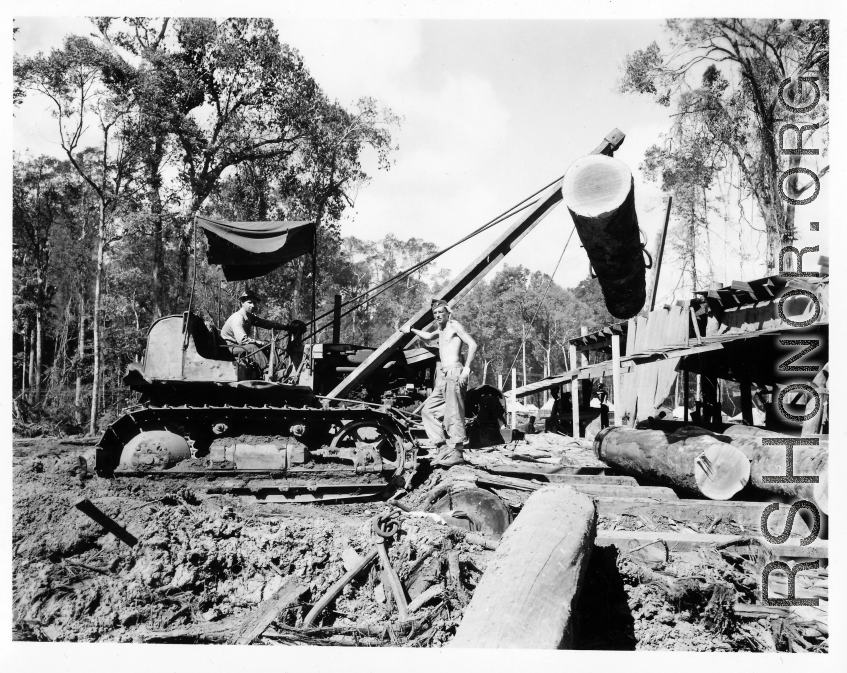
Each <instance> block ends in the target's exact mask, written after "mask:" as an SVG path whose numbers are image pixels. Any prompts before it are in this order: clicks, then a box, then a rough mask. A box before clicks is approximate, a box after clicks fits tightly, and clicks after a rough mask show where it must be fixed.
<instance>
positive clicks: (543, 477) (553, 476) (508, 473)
mask: <svg viewBox="0 0 847 673" xmlns="http://www.w3.org/2000/svg"><path fill="white" fill-rule="evenodd" d="M486 469H487V470H488V471H489V472H490V473H491V474H495V475H497V476H499V477H503V478H510V479H518V480H519V481H518V482H516V483H520V480H524V481H526V480H528V479H531V480H532V482H541V483H545V484H570V485H574V484H582V485H587V484H594V485H596V486H638V482H637V481H636V480H635V479H634V478H633V477H626V476H615V477H609V476H606V475H605V474H557V473H549V472H536V471H533V470H531V469H526V470H522V469H520V468H512V467H505V466H500V467H491V468H486ZM532 482H530V483H532ZM651 502H652V501H651Z"/></svg>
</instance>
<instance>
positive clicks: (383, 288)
mask: <svg viewBox="0 0 847 673" xmlns="http://www.w3.org/2000/svg"><path fill="white" fill-rule="evenodd" d="M562 177H563V176H559V177H558V178H556V179H555V180H553V181H552V182H550V183H548V184H546V185H544V186H543V187H542V188H541V189H539V190H537V191H535V192H533V193H532V194H530V195H529V196H527V197H526V198H525V199H523V200H521V201H518V203H516V204H515V205H514V206H512V207H511V208H508V209H507V210H504V211H503V212H502V213H500V214H499V215H497V216H496V217H495V218H493V219H491V220H489V221H488V222H486V223H485V224H483V225H482V226H480V227H479V228H477V229H476V230H475V231H472V232H471V233H470V234H468V235H467V236H465V237H463V238H461V239H459V240H458V241H456V242H455V243H453V244H451V245H449V246H447V247H446V248H444V249H442V250H439V251H438V252H436V253H433V254H432V255H430V256H429V257H426V258H425V259H423V260H421V261H420V262H417V263H416V264H413V265H412V266H410V267H409V268H408V269H405V270H404V271H401V272H400V273H398V274H396V275H394V276H392V277H391V278H388V279H387V280H384V281H383V282H382V283H379V284H378V285H374V286H373V287H370V288H368V289H367V290H365V291H364V292H362V293H361V294H358V295H355V296H353V297H351V298H350V299H348V300H346V301H345V302H343V303H342V304H341V307H342V308H343V307H345V306H350V305H351V304H353V306H350V308H348V309H347V310H346V311H344V312H343V313H342V314H341V317H342V318H343V317H345V316H348V315H350V314H351V313H353V312H354V311H356V310H357V309H359V308H361V307H362V306H364V305H365V304H366V303H367V302H369V301H372V300H374V299H376V298H377V297H378V296H380V295H381V294H383V293H384V292H387V291H388V290H390V289H391V288H392V287H394V285H396V284H397V283H399V282H400V281H402V280H404V279H406V278H407V277H409V276H411V275H412V274H413V273H415V272H416V271H418V270H419V269H421V268H423V267H424V266H426V265H427V264H429V263H430V262H432V261H434V260H436V259H437V258H439V257H440V256H441V255H443V254H445V253H447V252H449V251H450V250H452V249H453V248H455V247H456V246H458V245H461V244H462V243H464V242H465V241H468V240H469V239H471V238H473V237H474V236H476V235H478V234H481V233H483V232H484V231H487V230H488V229H490V228H491V227H493V226H495V225H497V224H500V223H501V222H503V221H504V220H506V219H508V218H509V217H511V216H512V215H516V214H517V213H519V212H521V211H522V210H526V209H527V208H529V207H530V206H532V205H534V204H535V203H536V201H531V199H532V198H534V197H536V196H538V195H539V194H540V193H541V192H543V191H544V190H545V189H548V188H549V187H552V186H553V185H554V184H555V183H556V182H558V181H559V180H561V179H562ZM571 234H573V231H572V232H571ZM568 241H570V238H568ZM565 247H567V245H566V246H565ZM563 254H564V251H563ZM559 261H561V259H560V260H559ZM556 266H557V268H558V264H557V265H556ZM554 273H555V271H554ZM377 290H378V291H377ZM334 312H335V309H334V308H333V309H330V310H329V311H325V312H324V313H321V314H320V315H319V316H316V317H315V319H314V322H317V321H318V320H322V319H323V318H326V317H328V316H330V315H332V314H333V313H334ZM332 323H333V321H329V322H327V323H325V324H323V325H321V326H320V327H317V328H315V329H314V331H312V332H311V333H309V334H306V335H304V336H303V337H301V339H302V340H303V341H306V340H307V339H310V338H312V337H313V336H315V335H316V334H318V333H319V332H322V331H323V330H325V329H327V328H328V327H330V326H331V325H332ZM313 324H314V323H313ZM282 338H283V337H282V336H280V337H276V338H275V339H274V343H276V342H278V341H280V340H281V339H282ZM270 345H271V344H270V343H268V344H265V345H264V346H262V347H261V348H260V349H259V350H264V349H265V348H268V347H269V346H270Z"/></svg>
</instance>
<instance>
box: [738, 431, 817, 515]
mask: <svg viewBox="0 0 847 673" xmlns="http://www.w3.org/2000/svg"><path fill="white" fill-rule="evenodd" d="M724 436H726V437H729V438H730V440H731V441H732V445H733V446H734V447H736V448H737V449H739V450H740V451H742V452H743V453H744V455H745V456H747V458H748V459H749V460H750V481H751V482H752V484H753V486H755V487H756V488H758V489H760V490H762V491H768V492H769V493H779V494H780V495H784V496H786V497H789V498H800V499H803V500H811V501H813V502H814V503H815V504H816V505H817V506H818V507H819V508H820V509H821V511H822V512H824V514H829V489H828V481H829V451H828V445H829V440H828V438H827V439H818V441H819V442H820V443H819V444H818V445H817V446H800V445H795V446H794V465H793V470H792V471H793V473H794V475H795V476H796V477H807V476H817V478H818V482H817V483H803V484H774V483H769V482H766V481H764V480H763V477H765V476H770V477H778V476H781V475H784V474H786V471H785V470H786V463H785V460H786V455H787V453H788V448H787V447H786V446H785V445H782V446H779V445H777V446H772V445H771V446H763V445H762V438H763V437H778V438H782V439H797V438H796V437H790V436H789V435H784V434H781V433H779V432H771V431H769V430H763V429H761V428H756V427H752V426H745V425H734V426H730V427H728V428H727V429H726V430H724ZM804 439H809V438H804Z"/></svg>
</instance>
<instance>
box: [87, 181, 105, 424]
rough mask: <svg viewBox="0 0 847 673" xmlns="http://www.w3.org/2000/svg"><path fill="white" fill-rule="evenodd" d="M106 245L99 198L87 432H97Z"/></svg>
mask: <svg viewBox="0 0 847 673" xmlns="http://www.w3.org/2000/svg"><path fill="white" fill-rule="evenodd" d="M105 245H106V201H105V199H104V198H102V197H101V199H100V221H99V223H98V225H97V268H96V270H95V272H94V310H93V316H92V319H91V327H92V332H93V334H94V362H93V364H92V368H91V369H92V376H93V381H92V383H91V419H90V420H89V426H88V432H89V434H92V435H93V434H96V432H97V413H98V410H99V403H100V399H99V398H100V284H101V282H102V276H103V252H104V248H105Z"/></svg>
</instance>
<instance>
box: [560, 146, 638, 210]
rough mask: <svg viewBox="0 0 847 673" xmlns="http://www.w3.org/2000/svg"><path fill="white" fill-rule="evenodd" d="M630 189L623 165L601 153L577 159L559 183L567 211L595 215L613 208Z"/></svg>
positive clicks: (629, 175)
mask: <svg viewBox="0 0 847 673" xmlns="http://www.w3.org/2000/svg"><path fill="white" fill-rule="evenodd" d="M631 188H632V173H631V172H630V170H629V168H628V167H627V166H626V164H624V163H622V162H620V161H618V160H617V159H613V158H611V157H607V156H603V155H598V154H594V155H588V156H586V157H582V158H580V159H577V160H576V161H575V162H574V163H573V164H572V165H571V167H570V168H569V169H568V172H567V173H566V174H565V178H564V181H563V182H562V196H563V198H564V201H565V203H566V204H567V206H568V208H570V210H571V211H573V212H574V213H576V214H578V215H582V216H584V217H598V216H602V215H604V214H606V213H612V212H614V211H616V210H617V209H618V208H619V207H620V206H621V204H622V203H623V202H624V201H625V200H626V197H627V196H628V195H629V192H630V190H631Z"/></svg>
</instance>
